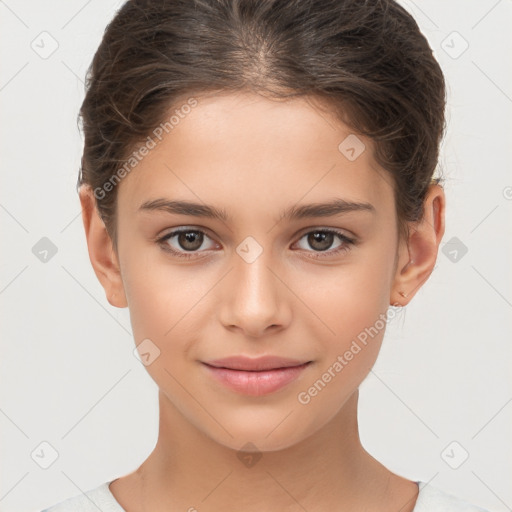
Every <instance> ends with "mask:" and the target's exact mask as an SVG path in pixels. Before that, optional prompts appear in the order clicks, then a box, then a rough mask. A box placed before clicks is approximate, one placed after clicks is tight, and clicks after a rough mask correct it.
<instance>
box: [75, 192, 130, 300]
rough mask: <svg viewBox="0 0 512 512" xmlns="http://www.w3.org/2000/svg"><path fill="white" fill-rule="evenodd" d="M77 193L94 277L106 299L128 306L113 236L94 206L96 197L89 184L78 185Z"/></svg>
mask: <svg viewBox="0 0 512 512" xmlns="http://www.w3.org/2000/svg"><path fill="white" fill-rule="evenodd" d="M79 195H80V203H81V205H82V220H83V223H84V229H85V236H86V239H87V247H88V250H89V259H90V260H91V264H92V266H93V269H94V272H95V274H96V277H97V278H98V280H99V281H100V283H101V285H102V286H103V289H104V290H105V294H106V297H107V300H108V301H109V303H110V304H112V306H116V307H118V308H125V307H127V306H128V302H127V300H126V295H125V292H124V286H123V280H122V278H121V269H120V266H119V262H118V258H117V255H116V254H115V251H114V247H113V244H112V239H111V238H110V235H109V234H108V232H107V228H106V227H105V223H104V222H103V220H102V219H101V217H100V216H99V213H98V210H97V208H96V198H95V197H94V194H93V192H92V189H91V187H89V186H88V185H81V187H80V189H79Z"/></svg>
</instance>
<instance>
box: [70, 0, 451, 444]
mask: <svg viewBox="0 0 512 512" xmlns="http://www.w3.org/2000/svg"><path fill="white" fill-rule="evenodd" d="M444 107H445V83H444V79H443V75H442V72H441V69H440V67H439V65H438V63H437V62H436V60H435V59H434V57H433V55H432V51H431V49H430V47H429V45H428V43H427V41H426V39H425V37H424V36H423V35H422V34H421V33H420V31H419V28H418V26H417V24H416V23H415V21H414V20H413V18H412V17H411V16H410V15H409V14H408V13H407V12H406V11H405V10H404V9H403V8H402V7H400V6H399V5H398V4H397V3H395V2H394V1H391V0H387V1H385V0H376V1H374V2H360V1H358V0H325V1H322V2H317V1H314V0H304V1H301V2H296V1H294V0H279V1H277V0H265V1H261V0H173V1H165V2H162V1H160V0H158V1H157V0H154V1H152V0H146V1H143V0H134V1H128V2H127V3H126V4H125V5H124V6H123V7H122V8H121V9H120V11H119V12H118V13H117V15H116V16H115V18H114V19H113V21H112V22H111V23H110V24H109V25H108V27H107V29H106V31H105V34H104V37H103V40H102V42H101V44H100V47H99V48H98V50H97V52H96V54H95V56H94V60H93V62H92V65H91V67H90V70H89V73H88V77H87V93H86V97H85V100H84V102H83V105H82V108H81V111H80V115H81V119H82V122H83V130H84V135H85V147H84V154H83V157H82V168H81V174H80V178H79V186H80V199H81V202H82V206H83V219H84V226H85V230H86V235H87V241H88V247H89V255H90V258H91V262H92V264H93V267H94V270H95V272H96V275H97V276H98V279H99V280H100V282H101V284H102V286H103V287H104V289H105V293H106V296H107V299H108V300H109V302H110V303H111V304H112V305H114V306H116V307H129V310H130V317H131V322H132V328H133V334H134V341H135V344H136V345H139V344H140V343H141V342H143V340H147V339H149V340H151V342H150V343H151V347H156V348H157V349H156V350H155V349H154V348H153V349H152V350H155V352H154V354H157V353H158V351H159V355H158V357H156V358H155V359H154V360H153V361H152V362H151V364H149V365H148V366H147V367H146V368H147V370H148V372H149V374H150V375H151V377H152V378H153V379H154V380H155V382H156V383H157V384H158V386H159V388H160V391H161V393H162V394H163V395H164V396H165V397H166V399H168V400H169V403H170V404H172V407H173V408H174V409H175V410H177V411H179V412H180V413H181V414H182V415H183V417H184V418H186V419H187V420H188V421H189V422H190V424H191V425H194V426H195V427H196V428H198V429H199V430H201V431H202V432H204V433H205V434H206V435H208V436H209V437H211V438H212V439H215V440H217V441H218V442H219V443H222V444H224V445H226V446H229V447H232V448H234V449H238V448H240V447H241V446H242V445H244V444H245V443H246V442H248V441H251V442H253V443H254V444H255V445H256V446H258V448H259V449H260V450H262V451H264V450H276V449H280V448H285V447H287V446H291V445H293V444H296V443H298V442H300V441H301V440H303V439H305V438H306V437H308V436H309V435H311V434H312V433H314V432H315V431H318V430H319V429H320V428H322V427H324V426H325V425H327V424H328V422H329V420H330V419H332V418H333V417H334V416H335V415H336V414H338V413H339V412H340V411H341V410H342V408H343V406H344V405H345V404H346V403H347V401H348V400H349V398H350V397H351V396H354V394H356V393H357V389H358V386H359V385H360V383H361V382H362V380H363V379H364V378H365V377H366V375H367V374H368V372H369V370H370V369H371V367H372V365H373V364H374V362H375V360H376V358H377V355H378V352H379V349H380V345H381V342H382V339H383V336H384V332H385V320H386V313H387V312H388V308H389V306H390V305H393V306H398V307H399V306H404V305H406V304H407V302H408V301H410V300H411V299H412V297H413V296H414V295H415V294H416V293H417V291H418V290H419V289H420V288H421V286H422V285H423V284H424V283H425V281H426V280H427V279H428V277H429V275H430V273H431V272H432V270H433V268H434V265H435V261H436V257H437V250H438V246H439V243H440V241H441V238H442V236H443V233H444V193H443V189H442V187H441V186H440V184H439V182H440V178H439V177H437V178H434V173H435V171H436V169H437V166H438V154H439V145H440V142H441V139H442V136H443V132H444V126H445V118H444ZM171 201H174V203H173V204H172V205H169V204H165V203H166V202H171ZM177 202H180V203H179V204H178V203H177ZM184 202H188V203H197V205H196V206H194V207H189V208H187V207H186V206H187V205H185V204H184ZM326 203H331V205H330V206H325V204H326ZM335 203H336V204H335ZM306 205H309V206H308V207H306V208H303V207H304V206H306ZM319 205H324V206H322V207H319ZM340 205H341V208H340ZM189 206H190V205H189ZM311 206H316V207H317V208H312V207H311ZM177 229H178V230H180V231H185V232H186V233H182V234H179V233H176V230H177ZM171 233H172V236H171V237H169V235H171ZM146 343H147V342H146ZM348 352H350V353H351V354H352V356H350V355H349V354H348ZM232 355H245V356H249V357H257V356H260V355H277V356H281V357H288V358H293V359H296V360H300V361H303V362H310V361H311V363H310V364H309V365H308V366H307V367H306V369H305V370H304V371H303V372H302V373H301V374H300V376H299V377H298V378H297V379H296V380H294V381H293V382H291V383H289V384H288V385H286V386H285V387H284V388H282V389H280V390H278V391H276V392H273V393H269V394H266V395H263V396H248V395H245V394H241V393H237V392H234V391H232V390H230V389H227V388H226V387H225V386H223V385H222V384H219V383H218V382H217V381H215V380H214V379H212V377H211V376H210V375H209V373H208V371H206V369H205V366H204V364H203V363H204V362H207V361H211V360H213V359H218V358H223V357H227V356H232ZM343 355H346V356H347V357H343ZM338 356H342V360H343V362H341V360H340V359H339V357H338ZM153 357H154V356H153ZM329 375H330V377H329ZM315 383H316V384H315ZM313 388H314V389H316V391H315V390H314V389H313ZM198 404H203V405H205V404H209V408H208V409H209V412H210V413H211V414H207V413H206V412H205V410H204V408H202V407H200V406H199V405H198ZM289 411H293V414H292V415H291V416H290V417H291V418H293V419H292V420H291V421H288V422H287V423H284V424H281V425H280V427H279V428H278V429H276V430H275V431H274V432H273V434H272V435H270V436H267V434H268V432H270V431H271V430H273V429H274V428H275V427H276V426H277V425H278V424H280V422H281V421H282V419H283V416H284V414H283V413H284V412H286V413H287V412H289ZM212 416H213V417H215V418H222V421H221V423H222V426H221V425H219V422H218V421H216V420H214V419H213V417H212Z"/></svg>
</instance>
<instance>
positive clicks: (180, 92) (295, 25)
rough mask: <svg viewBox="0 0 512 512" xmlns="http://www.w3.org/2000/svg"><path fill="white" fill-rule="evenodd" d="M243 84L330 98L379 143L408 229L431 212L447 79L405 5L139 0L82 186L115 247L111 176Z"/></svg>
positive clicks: (88, 115) (91, 122)
mask: <svg viewBox="0 0 512 512" xmlns="http://www.w3.org/2000/svg"><path fill="white" fill-rule="evenodd" d="M243 90H248V91H252V92H257V93H259V94H263V95H266V96H267V97H269V98H275V99H279V98H289V97H294V96H310V97H317V98H321V99H323V100H326V103H327V105H329V108H330V110H331V112H332V114H333V115H334V116H335V117H336V118H338V119H340V120H341V121H342V122H344V123H345V124H347V125H348V126H349V127H350V129H351V130H352V131H353V133H356V134H362V135H364V136H368V137H370V138H371V139H372V141H373V143H374V145H375V153H374V158H375V161H376V162H377V164H378V165H380V166H381V167H382V168H383V169H385V171H387V172H389V173H390V176H392V178H393V179H392V180H391V181H392V184H393V188H394V194H395V204H396V212H397V220H398V227H399V232H400V234H401V235H407V233H408V227H407V222H408V221H418V220H421V218H422V215H423V202H424V199H425V196H426V193H427V191H428V188H429V185H430V184H431V183H432V182H433V181H434V182H439V181H440V179H441V178H437V179H433V174H434V171H435V169H436V166H437V164H438V153H439V146H440V143H441V139H442V136H443V133H444V129H445V117H444V109H445V101H446V98H445V94H446V93H445V81H444V77H443V73H442V71H441V68H440V66H439V64H438V62H437V61H436V59H435V58H434V56H433V53H432V49H431V48H430V46H429V44H428V42H427V40H426V38H425V37H424V36H423V34H422V33H421V32H420V30H419V27H418V25H417V24H416V22H415V20H414V19H413V17H412V16H411V15H410V14H409V13H408V12H407V11H406V10H405V9H404V8H403V7H401V6H400V5H399V4H398V3H396V2H395V1H393V0H129V1H127V2H126V3H125V4H124V5H123V6H122V8H121V9H120V10H119V11H118V12H117V14H116V15H115V17H114V18H113V20H112V21H111V22H110V23H109V25H108V26H107V28H106V29H105V33H104V35H103V39H102V41H101V44H100V46H99V48H98V50H97V51H96V54H95V55H94V59H93V61H92V63H91V66H90V68H89V70H88V73H87V78H86V96H85V99H84V101H83V104H82V106H81V109H80V118H81V121H82V127H83V132H84V144H85V145H84V152H83V156H82V165H81V170H80V171H81V172H80V176H79V179H78V185H81V184H87V185H89V186H90V187H91V188H92V189H93V190H95V191H100V192H101V193H96V192H95V196H96V204H97V208H98V212H99V214H100V216H101V218H102V219H103V221H104V223H105V226H106V228H107V230H108V232H109V234H110V237H111V238H112V240H113V243H114V247H117V235H116V196H117V187H116V186H109V187H105V184H107V183H112V177H116V173H117V172H118V171H119V169H120V167H121V166H122V165H123V164H124V163H125V162H126V161H127V159H128V158H129V157H130V154H131V153H132V152H133V150H134V148H136V146H137V144H139V143H140V142H141V141H143V140H145V139H146V138H147V137H148V136H149V135H150V134H151V133H153V131H154V130H155V128H156V127H157V126H159V125H161V124H162V123H165V121H166V119H168V118H169V112H171V110H172V108H174V107H176V106H178V105H180V102H182V103H184V104H187V98H188V99H189V103H190V98H193V97H194V96H199V95H200V94H202V93H203V94H205V93H208V94H209V93H215V92H228V93H229V92H237V91H243ZM194 101H195V100H194ZM340 142H341V141H340ZM132 158H133V157H132ZM125 172H126V171H125ZM255 172H256V171H255ZM118 176H119V174H118V175H117V177H118ZM109 180H110V181H109ZM114 185H115V183H114ZM107 192H108V193H107Z"/></svg>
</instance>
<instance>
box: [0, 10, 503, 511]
mask: <svg viewBox="0 0 512 512" xmlns="http://www.w3.org/2000/svg"><path fill="white" fill-rule="evenodd" d="M121 3H122V2H120V1H114V0H108V1H105V0H101V1H100V0H89V1H83V0H73V1H70V0H66V1H64V0H59V1H56V0H53V1H52V2H48V1H46V2H35V1H22V0H19V1H15V0H6V1H0V38H1V44H0V62H1V68H0V102H1V109H2V110H1V112H2V114H1V125H0V130H1V136H0V145H1V173H2V174H1V178H2V186H1V189H0V221H1V229H2V231H1V235H2V248H3V249H2V260H1V267H0V307H1V312H2V324H1V325H2V330H1V333H2V338H1V343H2V346H1V369H0V371H1V379H2V387H1V397H0V432H1V433H0V438H1V439H2V443H1V461H2V464H1V475H0V510H1V511H13V512H17V511H22V510H23V511H25V510H40V509H42V508H44V507H46V506H49V505H52V504H54V503H56V502H58V501H60V500H62V499H64V498H66V497H69V496H72V495H76V494H78V493H80V492H81V491H84V490H87V489H90V488H92V487H95V486H97V485H99V484H100V483H102V482H104V481H106V480H112V479H114V478H116V477H118V476H122V475H124V474H126V473H129V472H131V471H133V470H134V469H135V468H136V467H138V465H139V464H140V463H141V462H142V461H143V460H144V459H145V458H146V457H147V455H149V453H150V451H151V450H152V449H153V447H154V444H155V442H156V437H157V421H158V410H157V388H156V385H155V384H154V382H153V381H152V380H151V378H150V377H149V376H148V374H147V373H146V370H145V369H144V367H143V366H142V365H141V363H140V362H139V361H138V360H137V359H136V358H135V357H134V355H133V352H132V351H133V348H134V346H135V344H134V341H133V339H132V337H131V326H130V321H129V316H128V310H127V309H126V310H118V309H116V308H114V307H112V306H110V305H109V303H108V302H107V300H106V299H105V296H104V292H103V289H102V288H101V286H100V284H99V282H98V281H97V279H96V276H95V274H94V272H93V270H92V267H91V265H90V262H89V257H88V253H87V247H86V241H85V236H84V231H83V226H82V220H81V217H80V206H79V201H78V196H77V194H76V192H75V184H76V179H77V173H78V168H79V162H80V157H81V150H82V139H81V136H80V135H79V133H78V130H77V127H76V115H77V112H78V108H79V105H80V103H81V101H82V99H83V95H84V86H83V79H84V76H85V71H86V68H87V66H88V65H89V63H90V61H91V58H92V56H93V53H94V51H95V50H96V48H97V45H98V44H99V41H100V38H101V35H102V32H103V30H104V28H105V26H106V24H107V23H108V22H109V21H110V19H111V18H112V16H113V15H114V12H115V10H116V9H117V8H118V7H119V6H120V5H121ZM403 5H404V6H405V7H406V8H407V9H408V10H409V11H410V12H411V13H412V14H413V16H414V17H415V18H416V20H417V21H418V23H419V25H420V27H421V29H422V31H423V32H424V34H425V35H426V36H427V38H428V39H429V42H430V44H431V46H432V47H433V48H434V51H435V55H436V57H437V59H438V60H439V62H440V64H441V66H442V68H443V70H444V72H445V76H446V79H447V81H448V88H449V105H448V111H447V116H448V133H447V135H446V138H445V140H444V143H443V148H442V155H441V166H442V168H443V170H444V174H445V176H446V178H447V181H446V184H445V190H446V194H447V200H448V206H447V229H446V234H445V238H444V241H443V246H442V248H445V246H444V244H445V243H447V242H448V241H450V240H451V239H452V238H453V237H456V239H457V240H458V241H457V240H456V241H455V242H454V245H453V246H449V247H447V248H445V251H446V253H447V255H445V254H444V252H440V254H439V257H438V262H437V266H436V268H435V270H434V273H433V274H432V276H431V278H430V280H429V281H428V282H427V283H426V284H425V285H424V287H423V289H422V290H421V291H420V292H419V293H418V295H417V296H416V297H415V298H414V299H413V301H412V303H411V304H410V305H409V306H407V308H406V309H405V311H404V312H403V313H402V314H401V315H399V316H397V317H396V318H395V319H394V320H393V321H391V323H390V324H389V326H388V330H387V333H386V337H385V340H384V346H383V349H382V352H381V355H380V358H379V360H378V362H377V364H376V365H375V367H374V369H373V371H372V372H371V373H370V375H369V377H368V378H367V379H366V381H365V382H364V383H363V385H362V386H361V406H360V426H361V438H362V441H363V443H364V445H365V446H366V447H367V449H368V450H369V451H370V453H372V455H374V456H375V457H376V458H377V459H379V460H380V461H382V462H383V463H384V464H385V465H386V466H387V467H389V468H390V469H391V470H392V471H394V472H396V473H398V474H401V475H403V476H405V477H406V478H410V479H418V480H424V481H427V482H430V483H431V484H432V485H434V486H437V487H439V488H442V489H444V490H446V491H448V492H451V493H454V494H456V495H458V496H460V497H462V498H464V499H466V500H467V501H470V502H473V503H475V504H479V505H481V506H483V507H486V508H488V509H490V510H494V511H505V510H511V507H512V489H511V486H510V482H511V481H512V449H511V446H512V442H511V436H510V432H511V429H510V427H511V416H512V403H511V401H512V391H511V385H510V384H511V377H510V363H511V351H512V349H511V343H510V341H511V339H512V338H511V334H512V325H511V317H512V315H511V312H512V286H511V281H512V280H511V261H512V251H511V245H512V241H511V240H512V237H511V233H512V231H511V227H512V226H511V224H512V222H511V211H512V174H511V171H510V169H511V164H512V162H511V160H512V159H511V152H510V144H511V140H512V139H511V134H512V129H511V124H512V121H511V120H512V116H511V113H512V99H511V98H512V80H511V74H512V68H511V65H510V62H511V54H512V52H511V47H512V39H511V38H510V29H511V21H512V1H511V0H501V1H496V0H479V1H476V0H472V1H469V0H450V1H446V0H428V1H421V2H419V0H416V1H415V2H413V1H411V0H407V1H406V0H404V1H403ZM43 31H47V32H48V33H49V34H50V36H48V35H42V36H41V35H40V34H41V32H43ZM454 31H456V32H457V33H458V34H459V35H457V34H453V32H454ZM462 38H463V39H462ZM52 39H54V40H55V41H56V42H57V43H58V48H57V49H56V50H55V51H54V53H53V54H51V55H50V56H47V55H44V57H47V58H42V56H40V54H38V53H36V51H34V49H33V48H32V47H31V45H32V46H34V47H36V48H38V51H39V52H40V53H41V52H44V51H46V52H49V51H50V50H51V49H52V44H55V43H52ZM464 40H465V41H467V44H469V47H468V48H467V50H466V51H464V52H463V53H462V54H460V55H458V54H459V53H460V52H461V50H462V49H463V48H464V46H463V45H464ZM443 41H444V42H443ZM42 237H47V238H49V239H50V240H51V241H52V243H53V244H55V246H56V248H57V253H56V254H55V255H54V256H53V257H50V256H51V253H50V254H49V255H48V261H47V262H42V261H40V259H39V258H38V257H36V255H35V254H34V253H33V251H32V248H33V247H34V246H35V245H36V243H38V241H39V240H40V239H41V238H42ZM461 243H462V244H464V245H465V246H466V247H467V249H468V250H467V253H466V254H464V255H462V251H461V250H460V247H459V248H457V247H456V246H457V245H458V246H460V244H461ZM454 247H455V248H456V250H458V253H457V259H456V261H452V260H451V259H450V258H452V259H453V257H454V255H455V253H453V252H452V253H451V255H450V251H453V248H454ZM454 441H455V442H456V443H457V444H451V443H452V442H454ZM42 442H47V443H49V444H50V445H52V446H53V448H54V449H55V450H56V451H57V452H58V458H57V459H56V460H55V462H53V464H51V465H50V466H49V467H48V468H47V469H43V468H42V467H40V464H44V463H45V462H46V463H48V462H49V461H50V457H51V452H50V450H49V449H48V448H47V447H46V448H45V445H43V446H41V443H42ZM447 447H448V448H447ZM41 450H42V451H41ZM466 452H467V454H469V458H468V459H467V460H466V461H465V462H464V463H463V464H462V465H460V467H459V468H458V469H453V468H452V467H450V465H449V464H451V465H452V466H456V465H458V464H459V463H460V462H461V461H462V460H463V458H464V457H465V455H466ZM42 453H44V456H43V455H42ZM31 454H34V455H31ZM38 454H39V457H38V456H37V455H38ZM36 461H37V462H36ZM448 463H449V464H448Z"/></svg>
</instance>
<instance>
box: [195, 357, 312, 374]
mask: <svg viewBox="0 0 512 512" xmlns="http://www.w3.org/2000/svg"><path fill="white" fill-rule="evenodd" d="M309 362H310V361H300V360H298V359H289V358H287V357H278V356H262V357H256V358H252V357H246V356H231V357H224V358H222V359H214V360H212V361H205V364H207V365H209V366H216V367H217V368H228V369H230V370H245V371H263V370H275V369H277V368H289V367H291V366H301V365H303V364H306V363H309Z"/></svg>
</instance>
